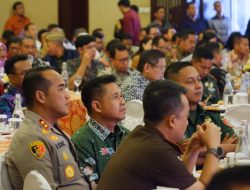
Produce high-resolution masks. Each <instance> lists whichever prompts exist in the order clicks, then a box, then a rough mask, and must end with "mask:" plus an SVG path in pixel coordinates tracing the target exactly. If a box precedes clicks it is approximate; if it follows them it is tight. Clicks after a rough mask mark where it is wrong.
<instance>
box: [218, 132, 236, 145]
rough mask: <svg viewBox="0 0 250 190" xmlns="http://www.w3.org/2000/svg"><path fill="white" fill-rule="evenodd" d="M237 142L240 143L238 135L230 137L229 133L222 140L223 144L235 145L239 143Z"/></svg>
mask: <svg viewBox="0 0 250 190" xmlns="http://www.w3.org/2000/svg"><path fill="white" fill-rule="evenodd" d="M237 141H238V137H237V135H232V136H229V134H228V133H227V134H226V136H225V137H224V139H223V140H222V142H221V144H235V143H237Z"/></svg>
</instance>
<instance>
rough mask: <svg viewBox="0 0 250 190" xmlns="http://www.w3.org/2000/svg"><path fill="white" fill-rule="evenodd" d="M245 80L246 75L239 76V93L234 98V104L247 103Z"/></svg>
mask: <svg viewBox="0 0 250 190" xmlns="http://www.w3.org/2000/svg"><path fill="white" fill-rule="evenodd" d="M246 83H247V80H246V75H244V74H243V75H242V76H241V85H240V89H239V92H237V93H236V95H235V96H234V100H233V102H234V104H247V103H248V93H247V84H246Z"/></svg>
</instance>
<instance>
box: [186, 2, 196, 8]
mask: <svg viewBox="0 0 250 190" xmlns="http://www.w3.org/2000/svg"><path fill="white" fill-rule="evenodd" d="M190 5H195V1H192V2H189V3H186V4H185V9H186V10H187V9H189V7H190Z"/></svg>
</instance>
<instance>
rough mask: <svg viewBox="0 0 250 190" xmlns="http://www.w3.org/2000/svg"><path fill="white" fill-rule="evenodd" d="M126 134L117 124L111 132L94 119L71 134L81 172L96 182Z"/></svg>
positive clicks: (125, 130)
mask: <svg viewBox="0 0 250 190" xmlns="http://www.w3.org/2000/svg"><path fill="white" fill-rule="evenodd" d="M127 134H128V130H127V129H125V128H123V127H122V126H121V125H119V124H118V125H116V126H115V130H114V132H113V133H112V132H111V131H109V130H108V129H107V128H105V127H103V126H101V125H100V124H99V123H98V122H97V121H95V120H94V119H90V120H89V121H88V122H87V123H86V124H85V125H84V126H83V127H82V128H80V129H79V130H78V131H77V132H76V133H75V134H74V135H73V136H72V141H73V143H74V144H75V148H76V151H77V154H78V157H79V165H80V171H81V173H83V174H85V175H86V176H87V177H88V178H89V180H90V181H96V183H97V182H98V181H99V179H100V177H101V174H102V172H103V170H104V168H105V167H106V165H107V163H108V161H109V160H110V158H111V156H112V155H113V154H114V153H115V151H116V149H117V147H118V146H119V144H120V142H121V140H122V139H123V137H125V136H126V135H127Z"/></svg>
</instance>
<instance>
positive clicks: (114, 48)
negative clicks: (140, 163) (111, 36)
mask: <svg viewBox="0 0 250 190" xmlns="http://www.w3.org/2000/svg"><path fill="white" fill-rule="evenodd" d="M116 51H127V52H128V49H127V48H126V46H125V45H123V44H122V43H115V44H114V45H112V46H111V49H110V52H109V54H110V57H111V58H113V59H115V54H116Z"/></svg>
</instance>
